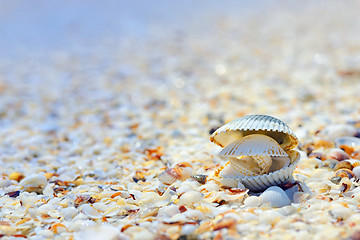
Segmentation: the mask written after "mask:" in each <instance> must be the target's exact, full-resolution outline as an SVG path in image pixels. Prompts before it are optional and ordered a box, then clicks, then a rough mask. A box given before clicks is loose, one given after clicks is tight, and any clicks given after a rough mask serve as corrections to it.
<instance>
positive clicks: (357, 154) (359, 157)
mask: <svg viewBox="0 0 360 240" xmlns="http://www.w3.org/2000/svg"><path fill="white" fill-rule="evenodd" d="M351 157H352V158H353V159H357V160H360V150H357V151H355V152H353V153H352V154H351Z"/></svg>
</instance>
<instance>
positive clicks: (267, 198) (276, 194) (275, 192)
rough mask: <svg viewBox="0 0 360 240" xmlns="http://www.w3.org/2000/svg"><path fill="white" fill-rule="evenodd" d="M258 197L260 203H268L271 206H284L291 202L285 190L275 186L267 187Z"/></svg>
mask: <svg viewBox="0 0 360 240" xmlns="http://www.w3.org/2000/svg"><path fill="white" fill-rule="evenodd" d="M259 198H260V201H261V203H262V204H264V203H269V204H270V206H271V207H284V206H286V205H290V204H291V200H290V198H289V197H288V196H287V194H286V193H285V191H284V190H282V189H281V188H279V187H277V186H273V187H269V188H268V189H266V191H265V192H263V193H262V194H261V195H260V197H259Z"/></svg>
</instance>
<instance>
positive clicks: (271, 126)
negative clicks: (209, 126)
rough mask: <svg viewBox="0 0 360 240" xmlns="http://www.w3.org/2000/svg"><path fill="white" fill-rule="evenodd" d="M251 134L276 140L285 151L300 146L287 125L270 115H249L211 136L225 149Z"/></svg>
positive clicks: (226, 125)
mask: <svg viewBox="0 0 360 240" xmlns="http://www.w3.org/2000/svg"><path fill="white" fill-rule="evenodd" d="M250 134H263V135H267V136H269V137H271V138H273V139H275V140H276V141H277V142H278V143H279V144H280V146H281V147H282V148H283V149H284V150H289V149H292V148H295V147H296V146H297V145H298V139H297V137H296V136H295V134H294V133H293V132H292V130H291V129H290V128H289V127H288V126H287V125H286V123H285V122H283V121H281V120H280V119H277V118H275V117H272V116H268V115H249V116H245V117H243V118H240V119H236V120H234V121H231V122H229V123H227V124H225V125H223V126H222V127H220V128H219V129H217V130H216V131H215V132H214V133H213V134H212V135H211V136H210V140H211V141H212V142H214V143H216V144H218V145H219V146H221V147H225V146H227V145H229V144H230V143H232V142H234V141H236V140H238V139H240V138H242V137H244V136H247V135H250Z"/></svg>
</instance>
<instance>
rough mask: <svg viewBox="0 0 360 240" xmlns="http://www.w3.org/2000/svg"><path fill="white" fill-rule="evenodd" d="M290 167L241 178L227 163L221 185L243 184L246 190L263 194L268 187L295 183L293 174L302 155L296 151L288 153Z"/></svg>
mask: <svg viewBox="0 0 360 240" xmlns="http://www.w3.org/2000/svg"><path fill="white" fill-rule="evenodd" d="M288 155H289V159H290V165H289V166H286V167H283V168H281V169H279V170H277V171H274V172H270V173H268V174H262V175H257V176H240V175H238V174H237V173H236V172H235V171H234V170H233V168H232V167H231V165H230V163H227V164H226V165H225V167H224V168H223V169H221V171H219V173H218V176H219V180H220V183H222V184H224V185H227V184H230V183H231V184H232V185H236V182H241V183H242V184H243V185H244V186H245V187H246V188H248V189H249V190H250V191H253V192H261V191H263V190H265V189H266V188H268V187H271V186H276V185H280V184H282V183H285V182H289V181H293V180H294V179H293V176H292V173H293V172H294V170H295V168H296V165H297V164H298V162H299V160H300V154H299V153H298V152H297V151H295V150H290V151H288ZM227 186H229V185H227Z"/></svg>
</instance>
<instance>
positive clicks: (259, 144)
mask: <svg viewBox="0 0 360 240" xmlns="http://www.w3.org/2000/svg"><path fill="white" fill-rule="evenodd" d="M257 155H261V156H272V157H287V156H288V154H287V153H286V152H285V151H284V150H283V149H282V148H281V147H280V145H279V144H278V143H277V142H276V141H275V140H274V139H273V138H271V137H269V136H266V135H262V134H251V135H248V136H246V137H243V138H241V139H239V140H237V141H235V142H233V143H231V144H229V145H227V146H226V147H225V148H224V149H222V150H221V152H220V153H219V157H222V158H226V157H241V156H257Z"/></svg>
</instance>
